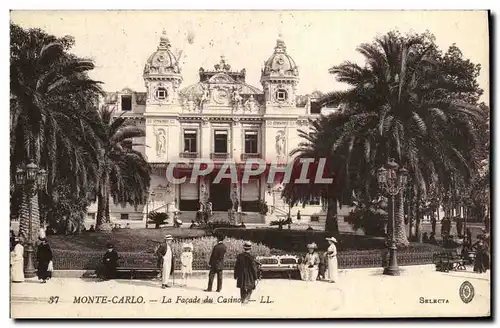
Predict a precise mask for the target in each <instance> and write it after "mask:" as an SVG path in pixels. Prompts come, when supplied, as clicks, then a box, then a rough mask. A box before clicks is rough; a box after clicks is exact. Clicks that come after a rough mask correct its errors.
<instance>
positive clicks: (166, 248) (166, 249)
mask: <svg viewBox="0 0 500 328" xmlns="http://www.w3.org/2000/svg"><path fill="white" fill-rule="evenodd" d="M172 240H174V238H173V237H172V235H166V236H165V243H164V244H162V245H161V246H160V247H159V248H158V250H157V251H156V256H158V258H159V259H160V264H161V288H167V287H171V285H170V284H169V279H170V275H171V274H173V273H174V253H173V252H172Z"/></svg>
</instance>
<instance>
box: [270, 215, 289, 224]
mask: <svg viewBox="0 0 500 328" xmlns="http://www.w3.org/2000/svg"><path fill="white" fill-rule="evenodd" d="M289 223H292V218H291V217H288V218H287V219H286V220H274V221H271V222H269V225H270V226H283V225H287V224H289Z"/></svg>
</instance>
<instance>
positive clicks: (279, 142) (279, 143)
mask: <svg viewBox="0 0 500 328" xmlns="http://www.w3.org/2000/svg"><path fill="white" fill-rule="evenodd" d="M276 154H277V155H278V156H284V155H285V131H278V133H277V134H276Z"/></svg>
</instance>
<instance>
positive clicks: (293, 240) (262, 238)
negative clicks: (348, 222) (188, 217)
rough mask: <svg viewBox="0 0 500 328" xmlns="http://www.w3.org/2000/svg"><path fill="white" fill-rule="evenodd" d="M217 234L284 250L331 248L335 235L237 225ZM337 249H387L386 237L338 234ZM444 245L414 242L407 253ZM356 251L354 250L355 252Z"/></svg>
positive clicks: (425, 250) (377, 250)
mask: <svg viewBox="0 0 500 328" xmlns="http://www.w3.org/2000/svg"><path fill="white" fill-rule="evenodd" d="M215 233H216V234H223V235H225V236H227V237H231V238H236V239H242V240H250V241H252V242H256V243H261V244H263V245H266V246H268V247H270V248H271V249H276V250H283V251H285V252H304V251H306V246H307V244H310V243H312V242H314V243H316V245H317V246H318V249H319V250H326V249H327V248H328V241H326V239H325V238H326V237H331V236H332V234H331V233H330V232H326V231H315V230H312V231H307V230H288V229H286V228H284V229H281V230H280V229H276V228H265V229H234V228H218V229H215ZM336 238H337V241H338V243H337V250H338V251H339V252H342V251H347V250H348V251H350V252H351V251H363V252H362V254H367V252H377V253H380V251H381V250H385V249H386V248H387V247H386V245H385V238H383V237H371V236H364V235H356V234H341V235H340V236H337V237H336ZM441 249H442V248H441V247H439V246H436V245H431V244H420V243H411V244H410V247H408V249H407V250H408V252H413V251H415V252H439V251H440V250H441ZM352 254H355V253H352Z"/></svg>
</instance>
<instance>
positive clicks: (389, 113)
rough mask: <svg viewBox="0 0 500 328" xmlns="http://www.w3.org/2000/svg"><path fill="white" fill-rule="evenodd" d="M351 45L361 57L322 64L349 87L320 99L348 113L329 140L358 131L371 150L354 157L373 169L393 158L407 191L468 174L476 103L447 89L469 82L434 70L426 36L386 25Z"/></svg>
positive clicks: (400, 223)
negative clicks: (361, 60)
mask: <svg viewBox="0 0 500 328" xmlns="http://www.w3.org/2000/svg"><path fill="white" fill-rule="evenodd" d="M357 50H358V51H359V52H360V53H361V54H362V55H363V56H364V57H365V61H366V63H365V65H364V66H360V65H358V64H355V63H351V62H344V63H342V64H340V65H338V66H334V67H333V68H332V69H331V70H330V72H331V73H332V74H335V75H336V78H337V80H338V81H340V82H344V83H347V84H348V85H349V86H350V88H349V89H348V90H347V91H338V92H332V93H330V94H327V95H326V96H325V97H323V98H322V100H321V103H323V104H336V105H339V104H341V105H342V106H343V108H345V110H346V111H348V112H349V113H350V115H351V119H350V120H348V122H347V123H345V125H346V126H349V129H347V128H346V131H345V132H346V133H345V134H342V135H340V136H339V138H338V139H337V140H336V141H335V143H337V144H339V145H342V144H343V145H349V144H353V143H354V144H355V143H356V138H358V137H356V136H363V138H364V141H363V143H364V147H365V149H367V150H369V151H368V152H369V153H371V155H370V157H369V158H368V157H360V158H361V159H366V161H365V164H366V166H365V169H368V170H369V171H371V172H373V171H374V170H375V169H376V168H378V167H380V166H381V165H383V164H384V163H386V162H387V160H388V159H389V158H395V159H396V161H397V162H399V164H400V165H403V166H405V167H406V168H407V169H408V170H409V174H410V178H411V179H410V180H411V181H413V188H414V189H415V193H414V194H419V195H421V196H422V197H424V195H425V194H426V192H427V188H428V187H429V186H430V185H431V184H439V185H441V186H443V187H444V188H445V189H450V188H453V185H454V183H455V182H454V181H455V180H456V181H458V180H460V181H461V180H467V179H470V177H471V176H472V172H473V171H474V169H475V166H476V163H475V161H476V159H475V158H474V149H475V148H476V146H477V131H476V129H475V125H474V123H473V122H476V121H477V120H478V119H479V115H478V109H477V108H476V106H471V105H469V104H467V103H465V102H460V101H457V100H456V99H457V98H455V97H453V95H456V94H457V93H461V92H463V93H466V92H470V88H469V87H468V86H462V85H459V84H458V83H453V80H452V79H447V78H446V76H445V75H443V74H442V72H441V71H440V70H441V68H442V66H441V64H440V62H439V58H440V53H439V52H438V49H437V47H436V46H435V44H434V40H433V38H432V37H430V36H429V35H417V36H401V35H399V34H397V33H395V32H390V33H388V34H386V35H384V36H382V37H379V38H376V39H375V41H374V42H373V43H370V44H362V45H360V46H359V47H358V49H357ZM360 117H363V120H362V121H360V119H359V118H360ZM353 136H355V137H354V139H355V140H354V141H353ZM368 136H370V137H368ZM372 176H373V175H372ZM367 177H368V176H367ZM372 179H373V178H372ZM396 202H397V204H396V206H395V207H396V216H395V221H396V224H395V227H394V228H395V233H396V237H397V241H398V244H399V245H401V246H404V245H407V244H408V241H407V238H406V235H405V229H404V206H403V194H402V193H400V195H399V197H398V198H397V199H396Z"/></svg>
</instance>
